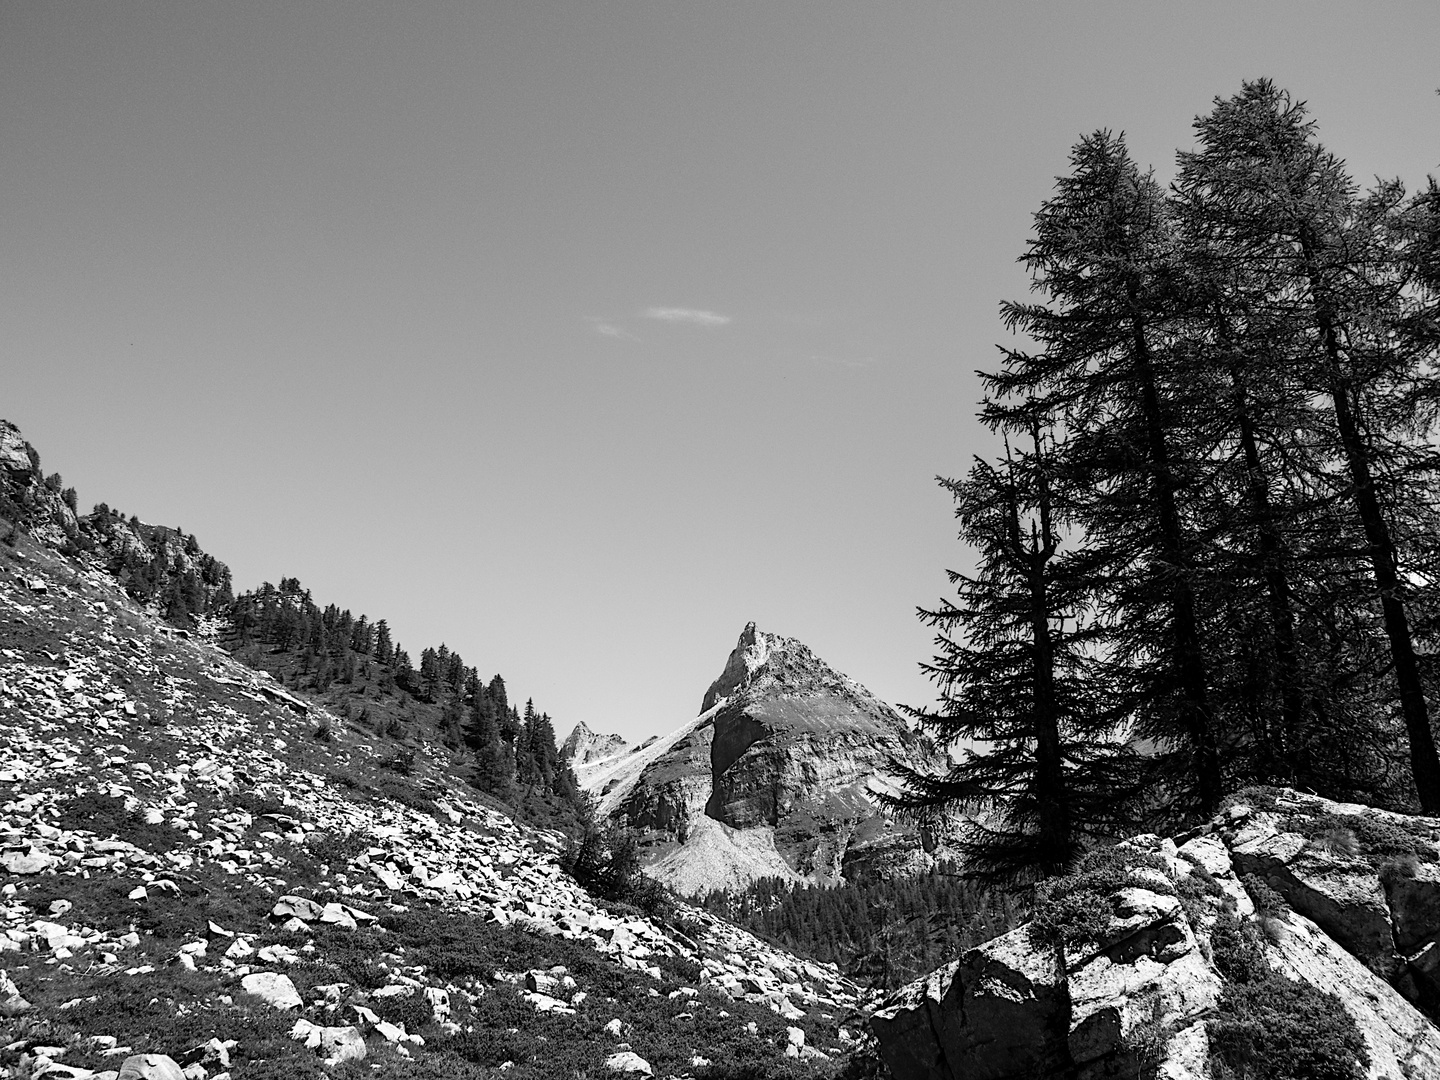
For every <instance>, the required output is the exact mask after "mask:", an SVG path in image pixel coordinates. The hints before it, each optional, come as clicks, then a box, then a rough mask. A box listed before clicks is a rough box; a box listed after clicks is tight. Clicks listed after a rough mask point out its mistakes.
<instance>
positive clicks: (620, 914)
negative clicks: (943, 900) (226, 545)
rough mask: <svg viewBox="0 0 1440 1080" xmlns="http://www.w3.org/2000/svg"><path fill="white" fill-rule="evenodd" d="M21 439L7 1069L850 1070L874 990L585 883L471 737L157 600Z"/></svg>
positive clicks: (8, 775)
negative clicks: (283, 670)
mask: <svg viewBox="0 0 1440 1080" xmlns="http://www.w3.org/2000/svg"><path fill="white" fill-rule="evenodd" d="M9 430H13V429H9ZM6 445H7V446H11V449H7V450H6V453H5V458H4V460H5V473H4V475H0V484H3V487H0V498H3V500H4V502H3V503H0V541H3V542H0V1073H3V1074H4V1075H8V1076H9V1077H12V1078H13V1080H36V1078H39V1077H42V1076H43V1077H53V1078H55V1080H91V1078H92V1077H93V1078H98V1080H132V1078H136V1080H140V1078H143V1080H229V1078H231V1077H234V1078H235V1080H250V1078H256V1080H261V1078H263V1080H272V1078H273V1080H279V1078H280V1077H282V1076H283V1077H319V1076H321V1075H325V1074H326V1073H327V1072H328V1071H330V1070H334V1069H337V1068H338V1069H344V1068H347V1067H350V1068H353V1067H354V1066H353V1065H351V1064H350V1063H355V1062H360V1061H363V1062H364V1064H363V1065H361V1066H360V1068H362V1069H364V1071H365V1075H376V1074H377V1073H378V1075H379V1076H381V1077H387V1078H388V1077H400V1076H403V1077H406V1078H412V1077H413V1078H416V1080H418V1078H420V1077H429V1076H436V1075H445V1076H466V1077H482V1076H483V1077H491V1076H493V1077H499V1076H501V1075H504V1076H505V1077H506V1078H507V1080H517V1078H518V1080H523V1078H549V1077H554V1076H567V1077H569V1076H574V1075H589V1076H591V1077H598V1076H601V1075H606V1074H616V1075H620V1074H625V1073H629V1074H634V1075H643V1076H651V1075H653V1076H660V1077H675V1078H680V1077H694V1078H695V1080H703V1078H704V1077H706V1076H707V1075H710V1074H711V1072H713V1069H714V1068H718V1067H719V1065H718V1064H716V1065H714V1066H712V1064H711V1063H712V1062H714V1063H721V1062H724V1063H725V1065H726V1067H727V1068H728V1067H729V1065H730V1064H731V1063H739V1064H740V1065H742V1066H743V1065H745V1063H747V1062H748V1063H751V1064H752V1065H755V1066H756V1067H761V1066H763V1068H764V1069H765V1070H767V1072H766V1074H767V1075H769V1073H770V1071H773V1070H777V1069H778V1070H780V1071H779V1072H778V1073H776V1075H780V1074H783V1075H786V1076H796V1077H799V1076H812V1075H813V1076H829V1075H833V1074H834V1073H835V1072H836V1071H837V1070H838V1069H839V1068H841V1066H842V1065H843V1063H844V1061H845V1059H846V1058H847V1056H848V1055H849V1047H850V1046H852V1045H853V1044H854V1043H855V1041H856V1038H857V1034H856V1032H857V1029H856V1027H855V1021H854V1020H853V1019H852V1020H850V1021H848V1023H849V1026H847V1019H846V1018H847V1016H849V1015H850V1014H851V1013H852V1012H853V1010H854V1008H855V1006H856V1005H857V1004H858V1003H859V1001H860V996H859V991H858V989H857V988H856V987H855V986H854V985H853V984H851V983H849V982H848V981H847V980H845V979H844V978H842V977H841V976H840V975H839V974H838V973H837V972H836V971H835V969H834V968H833V967H829V966H826V965H821V964H815V963H812V962H809V961H805V960H801V959H798V958H796V957H794V956H792V955H789V954H787V953H785V952H783V951H782V950H779V949H776V948H774V947H771V946H769V945H766V944H765V943H763V942H761V941H759V940H758V939H756V938H754V937H752V936H751V935H749V934H746V933H744V932H742V931H740V930H738V929H737V928H735V927H734V926H731V925H730V924H728V923H725V922H724V921H722V920H720V919H717V918H715V917H713V916H711V915H709V914H708V913H706V912H703V911H700V910H698V909H694V908H691V907H689V906H687V905H685V904H683V903H676V904H667V905H666V906H664V907H662V908H658V909H656V912H655V914H653V915H646V914H644V913H643V912H641V911H639V910H637V909H634V908H629V907H627V906H625V905H623V904H613V903H608V902H604V901H601V900H597V899H596V898H594V897H593V896H591V895H590V894H589V893H587V892H586V891H585V890H584V889H582V888H581V887H580V886H579V885H578V884H577V883H576V881H575V880H574V879H572V878H571V877H570V876H568V875H567V874H566V873H565V872H564V871H563V870H562V868H561V865H560V855H561V853H562V851H563V848H564V845H565V838H564V837H563V836H562V835H561V834H559V833H556V832H551V831H547V830H543V829H536V828H532V827H528V826H524V825H521V824H517V823H516V822H515V821H513V820H512V819H511V818H510V817H508V816H507V815H506V814H504V813H502V812H500V811H498V810H497V809H495V807H494V806H493V805H489V804H487V803H486V802H485V801H483V800H482V799H481V798H480V797H479V796H478V795H477V793H476V791H475V789H474V788H473V787H472V786H471V784H470V778H471V775H472V770H471V767H470V765H469V764H468V762H467V761H466V760H465V759H464V758H463V757H462V756H461V755H460V753H459V752H457V751H453V750H451V749H450V748H448V747H447V746H446V745H444V744H443V743H442V742H440V741H438V740H424V739H417V740H416V742H415V745H414V747H413V750H414V752H413V753H411V754H407V755H397V754H394V753H393V747H388V746H387V745H385V744H379V743H377V742H376V740H375V738H374V735H373V732H372V731H371V730H370V729H369V728H368V727H366V726H364V725H362V724H361V723H360V722H359V721H358V720H352V719H351V718H349V717H347V716H344V715H341V714H339V713H337V712H332V711H330V710H329V709H327V708H326V707H325V706H324V705H323V704H322V703H321V702H320V701H318V700H317V699H314V698H309V697H307V696H306V695H305V694H304V693H303V692H298V691H293V690H286V689H283V688H281V687H279V686H277V685H276V684H275V682H274V680H273V679H271V678H270V677H269V676H268V675H266V674H265V673H263V672H257V671H255V670H253V669H250V668H247V667H245V666H244V665H243V664H241V663H240V662H239V661H238V660H237V659H236V658H235V657H234V656H232V655H231V654H230V653H228V652H226V651H225V650H224V649H222V648H221V647H220V646H219V644H218V643H217V640H218V637H217V635H218V632H219V628H218V627H217V626H216V625H215V624H216V622H217V620H216V619H214V618H209V617H207V618H204V619H201V620H199V621H198V623H196V624H195V625H193V626H191V627H189V628H188V629H187V628H181V627H179V626H176V625H174V623H173V622H167V621H165V619H163V618H162V615H163V614H164V613H163V612H162V611H159V610H157V605H156V603H154V602H153V600H152V601H151V602H148V603H141V602H139V601H138V600H137V599H136V598H135V597H134V596H133V595H132V590H131V589H129V588H127V587H126V585H125V584H122V581H121V579H120V577H119V576H118V574H117V572H116V570H115V569H113V568H112V563H111V560H110V557H109V556H110V554H111V551H110V549H109V548H107V547H105V546H104V545H103V544H102V542H101V541H100V540H98V539H94V537H95V536H96V535H97V531H96V529H95V528H94V527H93V525H87V524H86V522H87V520H91V519H86V518H78V517H77V518H75V519H74V523H73V527H67V526H68V525H70V523H71V519H69V518H66V517H64V515H58V519H57V514H58V512H57V511H56V510H55V505H54V504H55V503H56V502H58V503H59V504H60V505H67V504H66V503H65V500H64V498H63V496H62V495H61V492H59V491H56V490H55V486H54V485H52V484H50V483H49V482H48V481H46V480H44V479H43V478H41V479H40V481H39V484H40V485H41V487H43V489H44V490H43V491H41V490H40V489H39V488H37V487H36V477H37V476H38V464H37V463H36V462H35V461H32V454H31V453H29V452H28V451H26V450H25V449H24V444H23V442H20V443H19V444H18V445H19V446H20V448H21V452H22V453H23V454H24V463H23V464H22V463H21V462H20V461H19V460H18V458H17V456H16V454H15V453H14V452H13V446H12V445H11V444H10V443H7V444H6ZM33 457H35V458H38V455H33ZM62 490H63V489H62ZM46 492H48V493H49V494H48V495H47V494H46ZM50 496H55V498H54V499H52V498H51V497H50ZM72 512H73V510H72ZM12 525H15V526H16V528H13V529H12V528H11V526H12ZM147 528H148V527H147ZM172 533H173V534H174V535H179V533H178V530H172ZM133 535H136V536H139V537H142V539H143V537H144V536H145V533H144V532H143V531H141V532H133ZM152 535H153V534H152ZM87 537H89V538H92V539H94V546H93V547H90V546H87V545H86V543H84V542H83V541H85V540H86V538H87ZM147 543H148V541H147ZM190 555H191V557H192V558H195V559H196V565H197V566H198V565H199V561H198V560H199V556H198V555H197V554H196V553H194V552H191V553H190ZM152 557H153V555H152ZM172 570H173V568H172ZM181 573H182V574H183V573H184V571H183V570H182V571H181ZM355 1075H358V1073H357V1074H355ZM717 1075H718V1074H717ZM724 1075H727V1076H728V1075H731V1073H728V1072H727V1073H724Z"/></svg>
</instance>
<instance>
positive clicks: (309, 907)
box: [270, 896, 339, 922]
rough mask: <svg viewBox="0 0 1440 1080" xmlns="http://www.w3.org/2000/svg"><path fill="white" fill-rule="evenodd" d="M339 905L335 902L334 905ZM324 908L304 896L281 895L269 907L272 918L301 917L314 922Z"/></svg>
mask: <svg viewBox="0 0 1440 1080" xmlns="http://www.w3.org/2000/svg"><path fill="white" fill-rule="evenodd" d="M338 906H339V905H338V904H337V905H336V907H338ZM324 911H325V908H324V907H323V906H322V905H320V904H318V903H316V902H315V901H314V900H310V899H308V898H307V897H304V896H282V897H280V899H279V900H278V901H276V903H275V906H274V907H273V908H271V909H270V917H271V918H272V919H282V920H283V919H289V918H292V917H293V918H296V919H302V920H304V921H306V922H315V921H316V920H317V919H319V918H320V916H321V915H322V914H323V913H324Z"/></svg>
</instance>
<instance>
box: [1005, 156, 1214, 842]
mask: <svg viewBox="0 0 1440 1080" xmlns="http://www.w3.org/2000/svg"><path fill="white" fill-rule="evenodd" d="M1021 261H1022V262H1023V263H1024V264H1025V265H1026V267H1027V268H1028V269H1029V270H1030V273H1031V278H1032V282H1033V289H1034V290H1035V291H1036V292H1038V293H1040V294H1041V295H1042V296H1043V297H1044V298H1045V299H1044V302H1040V303H1007V304H1005V305H1003V308H1002V312H1003V315H1004V320H1005V323H1006V325H1007V326H1008V327H1009V328H1010V329H1012V330H1015V331H1019V332H1021V333H1023V334H1025V335H1027V336H1028V337H1029V338H1030V339H1031V340H1032V341H1034V342H1035V343H1036V347H1035V348H1034V349H1031V350H1011V351H1009V352H1008V353H1007V356H1006V362H1005V365H1004V368H1003V370H1002V371H1001V372H999V373H997V374H995V375H993V376H991V377H990V378H988V379H987V392H988V394H989V396H990V398H991V399H992V400H997V401H1006V400H1011V401H1014V400H1028V399H1034V400H1035V401H1036V402H1038V403H1039V404H1040V405H1041V407H1043V409H1044V410H1045V412H1046V413H1047V414H1048V415H1050V416H1053V417H1056V418H1057V421H1058V422H1059V423H1061V424H1062V425H1063V426H1064V428H1065V429H1066V432H1067V434H1066V437H1065V439H1064V443H1063V445H1062V446H1061V448H1060V449H1059V451H1058V458H1059V460H1058V469H1057V478H1058V479H1060V480H1061V481H1063V486H1064V490H1065V499H1066V502H1067V505H1068V508H1069V509H1068V516H1069V518H1070V520H1071V525H1072V527H1074V528H1076V529H1078V530H1079V531H1080V532H1081V533H1082V534H1083V535H1084V536H1085V537H1086V538H1087V546H1088V547H1089V548H1090V550H1091V553H1092V556H1091V557H1092V567H1091V574H1092V575H1093V577H1094V578H1095V579H1096V580H1097V581H1098V582H1100V583H1101V584H1102V586H1103V588H1104V590H1105V595H1104V597H1103V598H1102V599H1101V600H1100V604H1101V606H1102V607H1103V608H1104V609H1105V611H1106V612H1107V614H1108V623H1109V630H1110V633H1109V637H1108V641H1107V655H1108V656H1109V658H1110V660H1111V678H1112V680H1113V684H1114V685H1115V687H1116V688H1117V690H1118V691H1119V692H1121V693H1122V694H1123V696H1125V697H1126V698H1127V699H1128V702H1129V712H1130V714H1131V716H1132V717H1133V723H1134V731H1135V734H1136V735H1138V736H1139V737H1142V738H1145V739H1148V740H1150V741H1151V742H1152V744H1153V745H1154V747H1155V748H1156V754H1155V755H1154V758H1153V761H1154V763H1155V765H1156V766H1157V769H1158V770H1159V771H1160V772H1161V774H1162V775H1163V776H1164V778H1165V779H1166V781H1167V783H1169V785H1170V786H1171V788H1172V790H1173V796H1174V802H1175V805H1176V807H1177V809H1179V811H1180V812H1181V814H1182V816H1183V815H1184V814H1189V813H1200V814H1205V813H1210V812H1213V810H1214V809H1215V808H1216V807H1217V806H1218V804H1219V801H1220V797H1221V795H1222V794H1223V784H1224V776H1223V772H1222V761H1221V739H1220V723H1219V720H1218V718H1217V715H1216V712H1215V709H1214V705H1213V702H1212V700H1211V690H1210V676H1209V672H1208V670H1207V658H1206V657H1207V654H1206V649H1205V646H1204V640H1203V628H1202V623H1203V612H1202V611H1201V608H1200V604H1199V599H1198V593H1197V579H1198V575H1199V571H1200V568H1199V566H1198V565H1197V554H1198V546H1199V539H1198V537H1197V536H1196V535H1195V532H1194V529H1193V528H1192V526H1191V523H1190V522H1189V520H1188V517H1187V514H1186V508H1185V499H1186V497H1187V494H1188V491H1189V488H1190V486H1191V484H1192V482H1193V473H1194V470H1195V468H1196V465H1197V463H1198V462H1203V461H1205V460H1206V459H1207V457H1208V455H1209V449H1208V448H1207V447H1203V446H1202V447H1197V446H1195V445H1193V444H1192V442H1191V441H1190V439H1189V436H1190V435H1191V434H1193V433H1194V429H1193V428H1192V427H1190V426H1188V416H1189V414H1190V413H1191V412H1192V411H1193V410H1194V409H1195V408H1197V407H1198V405H1197V402H1199V401H1201V400H1206V399H1208V398H1210V397H1213V389H1212V388H1211V387H1210V386H1208V385H1206V384H1205V383H1204V382H1203V381H1200V382H1197V381H1196V379H1195V377H1194V375H1195V373H1194V371H1193V369H1191V368H1189V367H1187V366H1186V365H1185V362H1184V361H1185V359H1186V356H1185V352H1184V350H1183V349H1182V348H1180V347H1179V346H1178V345H1177V341H1178V340H1179V335H1180V334H1181V332H1182V330H1183V328H1184V319H1183V317H1182V316H1183V315H1184V313H1185V312H1186V310H1187V305H1188V299H1187V298H1186V297H1185V296H1184V295H1183V290H1182V289H1181V285H1182V284H1183V273H1182V267H1181V261H1180V257H1179V254H1178V252H1177V240H1176V235H1175V224H1174V221H1173V220H1172V215H1171V212H1170V207H1169V205H1168V203H1167V200H1166V198H1165V194H1164V192H1163V190H1162V189H1161V188H1160V186H1159V185H1158V184H1157V183H1156V182H1155V180H1154V179H1153V177H1152V176H1150V175H1149V174H1148V173H1142V172H1141V171H1140V169H1139V168H1138V167H1137V166H1136V165H1135V163H1134V161H1133V160H1132V159H1131V158H1130V155H1129V152H1128V151H1127V149H1126V146H1125V142H1124V139H1123V138H1121V137H1118V136H1115V135H1113V134H1111V133H1109V132H1104V131H1102V132H1097V133H1096V134H1094V135H1092V136H1089V137H1087V138H1084V139H1082V140H1081V141H1080V142H1079V143H1078V144H1077V145H1076V146H1075V147H1074V149H1073V150H1072V152H1071V171H1070V172H1069V174H1067V175H1065V176H1062V177H1060V178H1059V179H1058V180H1057V183H1056V191H1055V194H1054V196H1053V197H1052V198H1050V199H1049V200H1047V201H1046V202H1045V203H1044V204H1043V205H1042V206H1041V208H1040V210H1039V212H1038V213H1037V214H1036V215H1035V229H1034V236H1033V238H1032V239H1031V241H1030V243H1029V247H1028V250H1027V252H1026V254H1025V255H1024V256H1023V257H1022V259H1021Z"/></svg>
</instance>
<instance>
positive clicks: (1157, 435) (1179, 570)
mask: <svg viewBox="0 0 1440 1080" xmlns="http://www.w3.org/2000/svg"><path fill="white" fill-rule="evenodd" d="M1130 299H1131V304H1132V307H1134V306H1135V304H1136V288H1135V286H1134V285H1133V284H1132V285H1131V286H1130ZM1132 335H1133V345H1134V350H1135V368H1136V375H1137V376H1138V378H1139V382H1140V395H1141V406H1142V409H1143V414H1144V417H1145V428H1146V436H1147V438H1148V441H1149V451H1150V463H1151V467H1152V468H1153V469H1154V478H1155V509H1156V517H1157V519H1158V520H1157V524H1158V525H1159V528H1160V542H1161V546H1162V550H1163V551H1164V553H1165V556H1166V558H1167V560H1168V561H1169V562H1170V565H1171V566H1172V568H1173V570H1172V572H1173V574H1174V578H1173V580H1172V582H1171V583H1170V607H1171V635H1172V636H1171V650H1172V653H1171V658H1172V663H1173V664H1174V666H1175V671H1176V674H1177V675H1178V676H1179V680H1180V690H1181V695H1182V697H1183V699H1184V705H1183V708H1184V710H1185V727H1186V730H1187V731H1188V732H1189V736H1190V746H1191V750H1192V752H1193V753H1194V756H1195V778H1196V792H1197V794H1198V795H1199V797H1200V809H1201V811H1202V812H1204V813H1206V814H1212V813H1214V812H1215V810H1216V809H1217V808H1218V807H1219V805H1220V795H1221V789H1220V785H1221V780H1220V755H1219V752H1218V751H1217V749H1216V746H1215V723H1214V714H1213V713H1212V712H1211V709H1210V702H1209V695H1208V691H1207V688H1206V687H1207V682H1208V677H1207V674H1206V670H1205V656H1204V653H1203V652H1202V651H1201V643H1200V628H1199V620H1198V619H1197V617H1196V614H1195V594H1194V590H1193V589H1192V588H1191V587H1190V579H1189V576H1188V571H1189V561H1190V560H1189V558H1188V556H1187V555H1186V554H1185V547H1184V543H1183V534H1182V530H1181V526H1180V514H1179V511H1178V510H1177V509H1176V505H1175V476H1174V473H1173V472H1172V471H1171V468H1170V451H1169V448H1168V447H1167V446H1166V443H1165V426H1164V417H1163V415H1162V414H1161V410H1160V394H1159V389H1158V388H1157V386H1156V383H1155V366H1154V363H1153V360H1152V358H1151V355H1150V344H1149V342H1148V341H1147V340H1146V338H1145V324H1144V321H1143V320H1142V319H1141V318H1140V317H1139V316H1138V315H1137V316H1134V317H1133V322H1132Z"/></svg>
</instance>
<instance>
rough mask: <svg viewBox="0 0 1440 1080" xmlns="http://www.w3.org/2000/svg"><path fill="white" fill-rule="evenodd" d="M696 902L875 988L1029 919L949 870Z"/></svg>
mask: <svg viewBox="0 0 1440 1080" xmlns="http://www.w3.org/2000/svg"><path fill="white" fill-rule="evenodd" d="M700 904H701V906H702V907H704V908H705V909H706V910H707V911H709V912H711V913H712V914H715V915H719V916H720V917H721V918H724V919H727V920H729V921H730V922H733V923H734V924H735V925H737V926H740V927H742V928H744V929H746V930H749V931H750V932H751V933H753V934H755V935H756V936H757V937H761V938H764V939H765V940H767V941H771V942H773V943H775V944H777V945H780V946H781V947H783V948H785V949H786V950H788V951H790V952H793V953H797V954H799V955H801V956H808V957H811V958H812V959H815V960H820V961H822V962H825V963H833V964H835V965H837V966H838V967H840V968H841V970H843V971H844V972H845V973H846V974H847V975H849V976H850V977H851V978H853V979H857V980H859V981H861V982H864V983H865V984H866V985H868V986H873V987H876V988H879V989H894V988H895V987H897V986H900V985H902V984H904V983H906V982H909V981H910V980H911V979H913V978H915V977H917V976H919V975H921V974H923V973H924V972H927V971H931V970H933V969H934V968H936V967H938V966H939V965H940V964H943V963H944V962H946V961H947V960H950V959H953V958H954V957H956V956H958V955H960V954H961V953H962V952H964V951H965V950H966V949H969V948H972V947H973V946H976V945H980V944H982V943H984V942H986V941H989V940H990V939H991V938H994V937H997V936H999V935H1000V934H1003V933H1005V932H1006V931H1007V930H1012V929H1014V928H1015V926H1017V925H1018V924H1019V923H1020V922H1021V921H1022V919H1023V918H1024V916H1025V914H1026V912H1025V910H1024V909H1023V908H1021V907H1019V906H1018V905H1017V904H1016V902H1015V899H1014V898H1013V897H1011V896H1008V895H1005V894H1004V893H1001V892H995V891H990V890H986V889H983V888H981V887H979V886H977V885H975V884H974V883H972V882H969V881H966V880H964V879H963V878H962V876H961V874H960V873H959V872H958V871H957V869H956V867H954V866H952V865H949V864H942V865H940V866H938V867H936V868H935V869H934V870H932V871H930V872H928V873H925V874H918V875H915V876H911V877H900V878H894V879H888V878H867V879H863V880H860V881H854V882H846V883H843V884H841V885H836V886H833V887H829V888H822V887H819V886H813V885H805V884H797V883H795V882H791V881H786V880H784V879H782V878H762V879H761V880H759V881H756V882H754V883H753V884H751V885H750V886H749V887H748V888H746V889H744V890H743V891H740V892H730V891H727V890H715V891H712V892H710V893H707V894H706V895H705V897H704V898H703V899H702V900H701V901H700Z"/></svg>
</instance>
